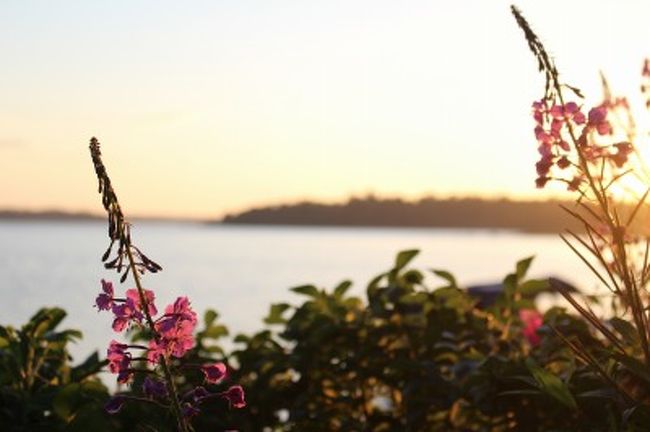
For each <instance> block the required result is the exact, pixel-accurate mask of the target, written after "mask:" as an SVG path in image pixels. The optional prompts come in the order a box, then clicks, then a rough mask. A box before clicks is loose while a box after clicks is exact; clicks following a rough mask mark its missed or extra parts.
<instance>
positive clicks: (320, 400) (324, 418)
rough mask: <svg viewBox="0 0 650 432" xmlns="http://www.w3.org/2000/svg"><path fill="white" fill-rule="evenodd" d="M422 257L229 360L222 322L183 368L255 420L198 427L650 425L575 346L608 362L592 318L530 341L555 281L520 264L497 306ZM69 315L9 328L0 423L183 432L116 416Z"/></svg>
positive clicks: (542, 331) (207, 319)
mask: <svg viewBox="0 0 650 432" xmlns="http://www.w3.org/2000/svg"><path fill="white" fill-rule="evenodd" d="M416 254H417V251H403V252H401V253H400V254H398V255H397V257H396V260H395V263H394V265H393V266H392V268H390V269H389V270H388V271H387V272H385V273H382V274H380V275H379V276H377V277H376V278H374V279H373V280H372V281H370V282H369V284H368V286H367V289H366V296H365V298H361V297H358V296H355V295H351V294H350V293H349V289H350V286H351V284H350V282H348V281H345V282H342V283H341V284H339V285H338V286H336V287H335V288H334V289H332V290H324V289H319V288H317V287H315V286H312V285H305V286H300V287H296V288H293V289H292V290H293V291H294V292H296V293H298V294H300V295H302V296H304V297H305V300H304V301H303V302H302V303H300V304H297V305H290V304H287V303H280V304H274V305H272V306H271V307H270V311H269V314H268V316H267V317H266V319H265V321H266V324H267V325H266V326H265V328H264V329H263V330H262V331H260V332H258V333H255V334H252V335H238V336H236V337H235V341H236V349H234V350H233V351H232V352H231V353H225V352H224V350H223V349H222V347H221V346H220V341H221V340H222V338H223V337H225V336H227V334H228V330H227V328H226V327H225V326H224V325H223V324H221V323H220V322H219V321H218V316H217V314H216V313H215V312H213V311H210V310H208V311H207V312H206V313H205V315H204V318H203V324H202V329H201V330H200V331H199V332H198V333H197V334H196V345H195V346H194V348H193V349H192V350H191V351H190V352H189V353H188V354H187V356H186V359H185V361H187V362H188V363H190V364H203V363H205V362H215V361H223V362H225V363H227V364H229V365H230V366H231V369H230V370H229V374H230V376H231V378H232V379H233V380H234V381H236V382H238V383H240V384H241V385H242V386H243V387H244V388H245V389H246V392H247V407H246V408H245V409H242V410H228V404H227V401H225V400H222V399H215V400H213V401H210V402H209V403H208V404H206V406H204V407H203V408H202V410H201V412H200V413H198V415H197V416H196V418H195V419H194V421H193V423H192V424H193V427H194V429H195V430H197V431H203V430H206V431H207V430H229V429H233V428H235V429H238V430H242V431H249V430H250V431H255V430H260V431H261V430H271V431H303V430H309V431H330V430H346V431H363V430H372V431H391V430H405V431H420V430H427V431H429V430H431V431H436V430H439V431H453V430H457V431H510V430H527V431H537V430H539V431H546V430H571V431H601V430H602V431H609V430H643V428H641V427H639V429H636V428H637V426H638V425H639V424H641V425H644V424H645V425H648V424H650V423H646V421H647V420H646V419H645V417H644V415H645V414H644V411H643V410H638V409H637V410H634V411H633V412H630V411H625V409H624V405H623V404H622V403H621V401H620V397H619V395H618V393H617V392H616V391H615V390H614V389H613V388H612V386H611V385H610V383H608V382H606V381H604V380H603V379H602V377H601V376H600V375H599V374H597V373H595V372H594V371H593V370H592V369H591V368H590V367H588V366H586V365H585V364H584V362H581V360H580V358H579V357H578V356H577V355H576V354H575V353H574V351H573V350H572V349H571V348H570V346H569V345H568V344H567V343H566V341H574V342H573V343H580V344H582V346H584V347H589V350H588V352H589V354H590V355H592V356H593V357H594V358H602V359H604V358H605V357H606V356H607V355H608V354H609V352H608V350H607V346H606V344H605V343H604V342H603V341H602V340H601V339H600V338H598V337H597V336H596V334H594V333H593V332H592V331H591V330H590V327H589V326H588V325H587V323H586V322H585V321H584V320H582V319H579V318H576V317H574V316H571V315H568V314H566V313H565V312H564V311H563V310H562V309H560V308H552V309H550V310H549V311H547V312H546V313H545V315H544V317H543V324H542V323H540V324H541V325H540V326H539V327H538V328H537V327H535V329H534V335H535V337H531V334H530V333H529V332H528V330H529V329H528V324H527V322H526V318H525V314H522V313H521V312H522V311H529V312H530V311H533V310H534V307H535V298H536V296H537V295H538V294H540V293H542V292H546V291H548V290H549V284H548V281H546V280H529V279H526V272H527V270H528V267H529V265H530V263H531V259H526V260H522V261H520V262H519V263H517V266H516V269H515V270H514V271H513V272H512V273H511V274H509V275H507V276H506V277H505V279H504V281H503V290H502V291H501V293H500V294H499V295H498V296H497V297H496V298H495V299H492V300H491V301H490V302H489V303H488V304H486V302H485V301H484V300H485V299H480V298H477V297H475V296H472V295H470V294H469V293H468V292H467V291H466V290H464V289H461V288H459V287H458V285H457V283H456V281H455V279H454V277H453V276H452V275H450V274H449V273H447V272H444V271H439V270H433V273H434V274H435V275H433V276H432V277H433V278H434V280H435V281H438V282H432V281H430V279H432V277H427V273H428V272H426V273H425V272H422V271H419V270H416V269H413V268H410V266H409V262H410V261H411V259H412V258H414V257H415V256H416ZM440 281H442V282H441V283H440ZM51 315H53V318H50V320H49V321H48V320H46V321H45V322H46V323H48V324H39V323H42V322H43V320H44V317H46V316H51ZM62 315H63V312H62V311H60V310H44V311H41V312H39V313H38V314H37V315H35V316H34V318H33V319H32V321H31V322H30V323H28V324H27V325H25V326H24V327H23V328H22V329H21V330H15V329H12V328H10V327H6V328H4V327H3V328H2V329H1V330H0V332H1V335H0V336H1V339H0V371H1V373H0V377H1V379H2V382H1V384H2V390H1V395H2V396H1V399H0V424H2V425H3V426H5V425H6V426H9V429H8V430H64V429H65V428H69V429H71V430H88V429H89V428H90V427H92V428H95V429H99V430H127V429H128V430H161V431H164V430H174V426H173V424H174V423H173V421H170V419H169V417H167V416H166V415H165V409H164V408H161V407H159V406H157V405H156V404H125V406H124V407H123V409H122V410H121V411H120V412H119V413H117V414H116V415H114V416H108V415H107V414H105V413H104V412H103V410H102V409H101V408H102V405H103V403H105V402H106V401H107V399H108V398H109V394H108V392H107V391H106V389H105V388H104V387H103V386H102V385H101V384H100V382H99V381H98V379H97V375H96V373H97V371H99V369H100V368H101V367H102V366H104V365H105V363H101V362H100V361H99V360H98V357H97V354H93V355H92V356H91V357H90V358H89V360H87V361H85V362H84V363H83V364H81V365H79V366H77V367H72V366H71V365H70V358H69V355H68V353H67V351H66V344H67V343H68V342H70V341H71V338H74V337H76V336H78V334H77V333H76V332H71V331H63V332H56V331H55V327H56V325H57V324H58V323H59V322H60V319H61V318H62ZM611 327H612V329H613V331H618V332H619V333H620V335H621V337H625V338H629V346H630V347H632V346H633V344H634V343H638V341H635V340H634V337H633V335H632V334H630V333H629V325H628V324H626V322H625V321H623V320H620V319H615V320H612V321H611ZM36 328H38V331H35V329H36ZM553 329H555V331H559V332H561V334H562V337H558V336H557V335H556V333H555V332H554V331H553ZM132 336H133V337H135V338H137V337H139V336H138V334H137V332H133V333H132ZM626 343H627V342H626ZM48 344H50V345H48ZM30 347H31V348H30ZM30 352H31V353H32V354H29V353H30ZM604 361H605V360H604ZM610 363H611V362H610ZM611 364H612V365H613V363H611ZM34 365H36V366H34ZM634 366H635V365H633V364H632V365H630V368H629V369H625V370H620V371H619V375H618V376H619V379H620V382H621V383H626V385H628V386H630V391H632V387H634V386H635V385H636V380H637V378H636V377H637V375H635V373H637V372H638V373H641V372H643V371H642V370H641V371H639V370H637V369H634ZM26 371H33V373H32V375H31V378H30V375H28V374H27V372H26ZM643 373H644V374H645V375H647V373H645V372H643ZM645 375H644V376H645ZM202 381H203V376H202V374H201V372H200V371H199V370H197V369H195V368H187V369H184V372H183V376H182V377H181V378H180V380H178V381H177V383H178V385H179V394H183V392H184V391H186V390H188V389H192V388H194V387H195V386H197V385H200V384H201V383H202ZM30 383H31V384H30ZM141 384H142V381H141V380H136V382H134V383H133V386H132V387H131V388H126V389H123V390H124V391H121V392H120V394H122V395H125V396H133V397H139V395H140V394H141V391H140V390H139V386H140V385H141ZM637 390H638V391H641V390H640V388H638V389H637ZM12 427H13V429H12ZM39 427H40V428H41V429H39ZM75 427H76V428H77V429H74V428H75Z"/></svg>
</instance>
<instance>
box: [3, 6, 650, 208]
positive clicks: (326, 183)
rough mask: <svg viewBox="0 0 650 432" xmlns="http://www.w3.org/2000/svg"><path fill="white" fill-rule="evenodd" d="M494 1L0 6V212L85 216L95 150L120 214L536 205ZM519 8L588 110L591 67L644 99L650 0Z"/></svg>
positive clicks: (527, 121)
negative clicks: (299, 206) (390, 201)
mask: <svg viewBox="0 0 650 432" xmlns="http://www.w3.org/2000/svg"><path fill="white" fill-rule="evenodd" d="M509 4H510V2H505V1H484V0H475V1H465V0H462V1H457V2H451V3H450V2H435V1H430V0H428V1H424V0H421V1H420V0H416V1H412V2H408V3H403V2H395V1H388V0H373V1H370V0H360V1H355V2H349V1H338V0H333V1H328V2H312V1H288V0H287V1H277V2H265V1H262V0H255V1H249V2H212V1H197V2H192V4H191V6H190V5H188V4H184V3H179V2H171V1H141V0H137V1H116V2H88V1H70V2H65V3H61V2H35V1H20V2H19V1H7V2H2V4H0V52H2V53H3V55H2V56H0V70H2V74H1V78H0V94H2V98H0V209H2V208H11V209H31V210H42V209H62V210H67V211H89V212H93V213H99V212H100V211H101V206H100V203H99V196H98V195H97V193H96V180H95V178H94V173H93V171H92V166H91V163H90V157H89V154H88V149H87V145H88V141H89V139H90V137H91V136H97V137H98V138H99V140H100V142H101V143H102V145H103V147H102V148H103V153H104V161H105V163H106V165H107V167H108V170H109V174H110V175H111V177H112V180H113V183H114V185H115V188H116V191H117V193H118V196H119V197H120V200H121V201H122V205H123V207H124V209H125V211H126V212H127V213H128V214H131V215H160V216H167V217H190V218H215V217H220V216H222V215H224V214H225V213H228V212H232V211H237V210H243V209H246V208H248V207H250V206H255V205H263V204H277V203H284V202H295V201H298V200H301V199H305V198H310V199H315V200H321V201H326V202H332V201H341V200H344V199H346V198H347V197H349V196H350V195H365V194H367V193H374V194H377V195H379V196H401V197H404V198H408V199H415V198H418V197H421V196H423V195H427V194H435V195H438V196H453V195H483V196H492V197H494V196H508V197H514V198H517V197H520V198H521V197H523V198H542V197H545V196H549V194H552V191H550V192H549V191H544V192H540V191H538V190H536V189H535V187H534V178H535V171H534V163H535V161H536V159H537V154H536V150H535V148H536V145H535V140H534V136H533V133H532V128H533V123H532V120H531V118H530V104H531V102H532V101H533V100H535V99H537V98H539V97H540V96H541V94H542V91H543V81H542V77H541V76H539V75H538V74H537V72H536V65H535V61H534V59H533V58H532V56H531V55H530V53H529V52H528V49H527V47H526V44H525V41H524V40H523V38H522V36H521V32H520V30H519V29H518V28H517V26H516V25H515V23H514V20H513V19H512V17H511V16H510V12H509ZM517 4H518V6H519V7H520V8H521V9H522V10H523V12H524V14H525V15H526V16H527V18H528V19H529V21H530V22H531V23H532V24H533V26H534V28H535V29H536V31H537V32H538V33H539V34H540V36H541V37H542V39H543V40H544V42H545V43H546V44H547V48H548V49H549V50H550V51H551V52H552V53H553V55H554V56H555V58H556V62H557V65H558V67H559V69H560V71H561V73H562V75H563V78H564V80H565V81H566V82H569V83H572V84H574V85H576V86H578V87H580V88H582V89H583V91H584V93H585V94H586V96H587V103H597V101H598V98H599V97H600V94H601V90H600V87H599V76H598V72H599V70H602V71H603V72H604V73H605V74H606V75H607V76H608V77H609V79H610V82H611V85H612V88H613V90H614V91H615V92H618V93H621V94H624V95H627V96H629V97H630V99H631V101H632V103H633V104H635V103H636V104H637V105H639V104H641V100H640V97H639V94H638V87H639V82H640V81H639V79H640V70H641V65H642V62H643V59H644V58H645V57H646V56H647V55H649V54H650V48H649V46H648V43H647V42H648V40H650V37H649V36H650V29H649V28H648V26H647V23H646V22H645V21H646V20H647V17H648V16H650V4H649V3H647V2H644V1H617V2H614V1H611V0H606V1H602V2H597V3H595V2H587V1H573V2H563V1H558V0H549V1H545V2H539V1H534V0H526V1H520V2H518V3H517ZM560 11H561V12H560ZM646 115H647V113H646Z"/></svg>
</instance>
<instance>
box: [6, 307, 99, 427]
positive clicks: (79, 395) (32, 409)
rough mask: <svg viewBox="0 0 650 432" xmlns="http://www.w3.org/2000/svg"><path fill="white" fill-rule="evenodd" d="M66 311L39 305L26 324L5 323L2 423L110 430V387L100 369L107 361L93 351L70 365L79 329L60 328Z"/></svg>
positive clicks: (10, 425) (14, 425) (8, 425)
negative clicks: (107, 410) (70, 346)
mask: <svg viewBox="0 0 650 432" xmlns="http://www.w3.org/2000/svg"><path fill="white" fill-rule="evenodd" d="M65 316H66V313H65V311H63V310H62V309H58V308H43V309H41V310H39V311H38V312H37V313H36V314H35V315H34V316H33V317H32V318H31V319H30V320H29V322H28V323H27V324H25V325H24V326H22V327H21V328H20V329H16V328H13V327H11V326H7V327H2V326H0V425H2V430H3V431H4V430H6V431H12V430H15V431H57V430H64V429H65V430H79V431H84V430H89V429H90V428H91V427H92V428H93V430H95V431H102V430H110V424H109V420H108V419H107V418H106V415H105V413H104V409H103V405H104V403H105V402H106V400H107V399H108V391H107V389H106V387H104V385H103V384H102V383H101V382H100V381H99V379H98V378H97V376H96V374H97V372H98V371H100V370H101V368H102V367H103V366H104V365H105V364H106V363H105V362H104V361H100V360H99V356H98V355H97V353H96V352H95V353H93V354H92V355H91V356H89V357H88V358H87V359H86V360H85V361H84V362H82V363H81V364H79V365H77V366H72V365H71V364H70V360H71V357H70V354H69V352H68V343H70V342H73V341H75V340H76V339H79V338H80V337H81V332H79V331H77V330H62V331H57V327H58V326H59V324H60V323H61V321H62V320H63V319H64V318H65Z"/></svg>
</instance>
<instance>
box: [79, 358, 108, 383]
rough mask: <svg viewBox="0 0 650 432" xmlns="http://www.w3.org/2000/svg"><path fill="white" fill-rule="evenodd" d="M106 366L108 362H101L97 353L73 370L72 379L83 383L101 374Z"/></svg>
mask: <svg viewBox="0 0 650 432" xmlns="http://www.w3.org/2000/svg"><path fill="white" fill-rule="evenodd" d="M106 364H107V362H106V361H100V360H99V354H98V353H97V351H95V352H94V353H92V354H91V355H89V356H88V358H86V360H84V362H83V363H81V364H80V365H78V366H75V367H74V368H72V379H73V381H81V380H83V379H84V378H86V377H88V376H90V375H94V374H96V373H97V372H99V371H100V370H101V369H102V367H104V366H105V365H106Z"/></svg>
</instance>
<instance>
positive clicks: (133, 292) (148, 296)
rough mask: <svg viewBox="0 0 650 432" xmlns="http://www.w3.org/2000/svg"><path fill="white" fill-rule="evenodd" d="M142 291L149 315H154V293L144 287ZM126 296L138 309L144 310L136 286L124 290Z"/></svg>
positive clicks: (155, 311) (155, 310)
mask: <svg viewBox="0 0 650 432" xmlns="http://www.w3.org/2000/svg"><path fill="white" fill-rule="evenodd" d="M143 291H144V300H145V302H146V303H147V306H148V310H149V315H151V316H153V315H156V314H157V313H158V309H156V305H155V304H154V300H155V299H156V295H155V294H154V292H153V291H151V290H147V289H146V290H143ZM126 298H127V299H131V300H132V301H133V304H135V307H136V309H137V310H138V311H140V312H144V308H143V307H142V304H141V302H140V294H139V293H138V290H137V289H136V288H131V289H128V290H126Z"/></svg>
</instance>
